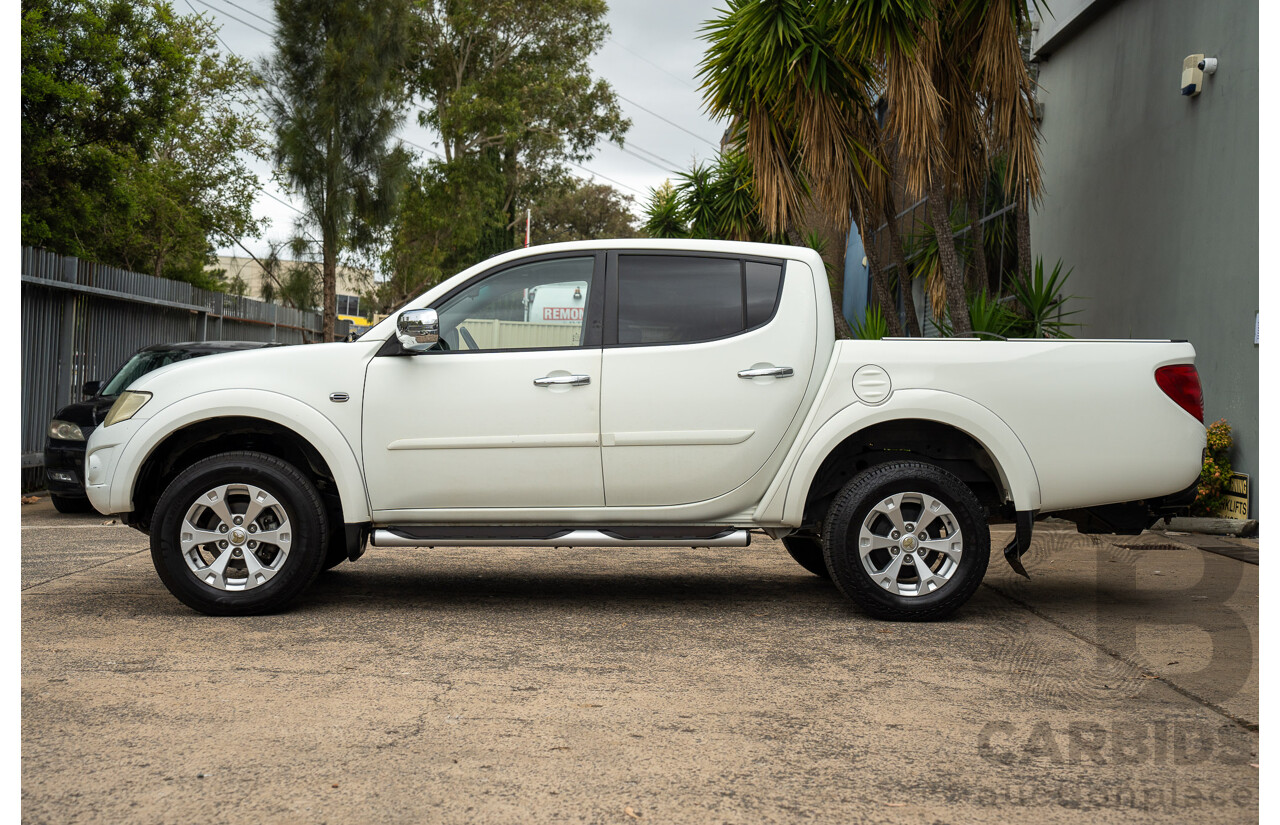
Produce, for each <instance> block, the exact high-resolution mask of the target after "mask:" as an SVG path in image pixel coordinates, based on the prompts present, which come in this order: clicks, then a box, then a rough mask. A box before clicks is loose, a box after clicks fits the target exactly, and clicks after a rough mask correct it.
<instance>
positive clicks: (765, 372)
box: [738, 367, 796, 378]
mask: <svg viewBox="0 0 1280 825" xmlns="http://www.w3.org/2000/svg"><path fill="white" fill-rule="evenodd" d="M795 374H796V371H795V370H793V369H791V367H759V368H757V369H753V370H738V377H739V378H765V377H769V378H790V377H791V376H793V375H795Z"/></svg>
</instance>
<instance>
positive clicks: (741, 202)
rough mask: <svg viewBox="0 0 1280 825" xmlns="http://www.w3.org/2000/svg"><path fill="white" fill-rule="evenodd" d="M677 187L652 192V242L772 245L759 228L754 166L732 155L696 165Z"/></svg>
mask: <svg viewBox="0 0 1280 825" xmlns="http://www.w3.org/2000/svg"><path fill="white" fill-rule="evenodd" d="M676 178H677V179H678V180H679V181H680V183H678V184H677V185H675V186H672V185H671V182H670V181H666V182H665V183H663V185H662V186H660V187H659V188H657V189H651V190H649V202H648V204H647V205H646V206H645V223H644V229H645V232H646V233H647V234H648V235H649V237H651V238H720V239H724V240H734V241H767V240H771V238H770V236H769V235H768V234H767V233H766V232H765V231H764V228H763V227H762V226H761V224H760V219H759V210H758V208H757V205H756V197H755V192H754V182H753V180H752V170H751V161H750V160H749V159H748V158H747V156H746V155H744V154H743V153H742V152H739V151H734V150H732V149H731V150H729V151H727V152H722V153H720V154H718V155H717V156H716V159H715V160H714V161H713V162H710V163H700V162H696V161H695V162H694V163H693V165H692V166H690V167H689V170H688V171H687V172H678V173H676Z"/></svg>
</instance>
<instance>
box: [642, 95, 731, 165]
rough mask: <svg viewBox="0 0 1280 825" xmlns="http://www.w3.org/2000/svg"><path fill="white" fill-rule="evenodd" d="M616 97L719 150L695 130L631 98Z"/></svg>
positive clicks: (718, 148)
mask: <svg viewBox="0 0 1280 825" xmlns="http://www.w3.org/2000/svg"><path fill="white" fill-rule="evenodd" d="M618 99H619V100H625V101H626V102H627V103H630V104H631V105H632V106H634V107H636V108H637V109H639V110H640V111H642V112H648V113H649V114H651V115H653V116H654V117H656V118H657V119H658V120H661V121H662V122H664V123H669V124H671V125H672V126H674V127H676V128H677V129H679V130H680V131H682V132H684V133H685V134H686V135H692V136H693V137H696V138H697V139H698V140H700V141H702V142H703V143H705V144H707V145H708V146H710V147H711V148H712V149H715V150H716V151H717V152H718V151H720V147H719V146H717V145H715V144H714V143H712V142H711V141H709V140H707V139H706V138H704V137H703V136H702V135H700V134H698V133H697V132H691V131H689V130H688V129H686V128H684V127H683V126H681V125H680V124H679V123H676V122H675V121H674V120H668V119H667V118H665V117H663V116H662V115H660V114H658V113H657V112H655V111H653V110H652V109H646V108H645V107H643V106H641V105H640V104H639V103H636V102H635V101H634V100H632V99H631V98H628V97H623V96H622V95H618Z"/></svg>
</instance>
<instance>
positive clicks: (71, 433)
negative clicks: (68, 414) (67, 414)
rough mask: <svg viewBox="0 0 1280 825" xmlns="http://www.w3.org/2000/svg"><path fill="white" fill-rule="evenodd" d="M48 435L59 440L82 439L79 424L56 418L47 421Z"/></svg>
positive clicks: (82, 435) (82, 434)
mask: <svg viewBox="0 0 1280 825" xmlns="http://www.w3.org/2000/svg"><path fill="white" fill-rule="evenodd" d="M49 437H50V438H56V439H57V440H59V441H84V433H82V432H80V427H79V426H77V425H75V424H72V423H71V422H70V421H59V420H58V419H56V418H55V419H53V420H52V421H50V422H49Z"/></svg>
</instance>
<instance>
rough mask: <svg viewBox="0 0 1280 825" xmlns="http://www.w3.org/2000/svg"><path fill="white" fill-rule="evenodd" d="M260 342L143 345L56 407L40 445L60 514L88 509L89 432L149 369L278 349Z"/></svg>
mask: <svg viewBox="0 0 1280 825" xmlns="http://www.w3.org/2000/svg"><path fill="white" fill-rule="evenodd" d="M278 346H283V344H267V343H262V342H260V341H189V342H186V343H182V344H155V345H154V346H150V347H143V348H142V349H140V350H138V351H137V353H135V354H134V356H133V357H132V358H130V359H129V360H128V361H127V362H125V365H124V366H123V367H121V368H120V369H118V370H117V371H116V373H115V375H113V376H111V378H110V380H108V381H107V382H106V383H103V382H100V381H88V382H86V383H85V385H84V390H83V392H84V395H85V396H86V398H85V400H84V401H81V402H80V403H79V404H71V405H69V406H66V407H63V408H62V409H60V410H58V412H57V414H56V415H54V417H53V420H52V421H50V422H49V430H48V438H47V439H46V440H45V445H44V476H45V483H46V484H47V485H48V488H49V497H50V498H51V499H53V506H54V507H55V508H57V510H58V512H60V513H82V512H85V511H86V510H88V509H89V500H88V499H87V498H85V494H84V446H85V442H86V441H88V440H89V434H90V433H92V432H93V429H94V428H95V427H97V426H98V425H99V424H101V423H102V419H104V418H106V417H107V410H109V409H111V405H112V404H114V403H115V400H116V397H117V396H119V395H120V393H121V392H123V391H124V390H126V389H128V387H129V385H130V384H132V383H133V382H134V381H137V380H138V379H139V378H140V377H142V376H143V375H146V374H147V373H149V372H151V371H152V370H157V369H160V368H161V367H163V366H165V365H167V364H173V363H175V362H178V361H186V360H187V359H189V358H199V357H201V356H203V355H216V354H218V353H220V352H235V351H236V350H242V349H260V348H262V347H278Z"/></svg>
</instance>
